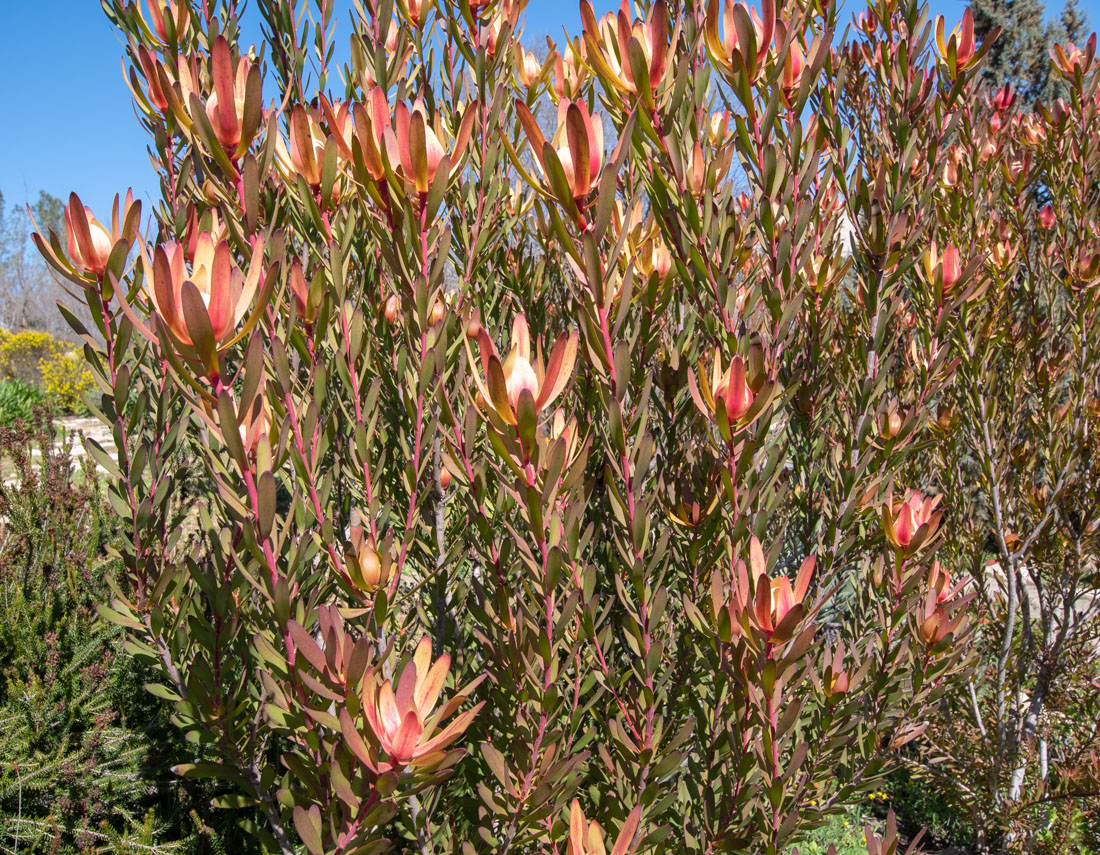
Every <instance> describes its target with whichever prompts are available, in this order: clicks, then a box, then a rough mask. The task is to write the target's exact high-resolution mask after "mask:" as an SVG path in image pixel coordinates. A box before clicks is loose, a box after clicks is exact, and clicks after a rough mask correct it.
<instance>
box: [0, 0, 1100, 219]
mask: <svg viewBox="0 0 1100 855" xmlns="http://www.w3.org/2000/svg"><path fill="white" fill-rule="evenodd" d="M444 2H446V0H444ZM1059 2H1060V0H1048V3H1049V4H1050V12H1051V13H1052V14H1054V13H1056V9H1055V7H1056V6H1057V11H1060V5H1058V3H1059ZM3 5H4V7H5V8H4V10H3V16H4V26H3V27H2V28H0V81H2V82H0V117H3V119H2V123H3V125H4V130H3V131H2V132H0V191H2V192H3V194H4V198H5V202H6V204H8V205H10V204H11V203H13V202H23V201H33V200H34V199H35V198H37V196H38V191H39V190H40V189H41V190H45V191H46V192H48V193H52V194H53V195H55V196H58V197H61V198H65V197H67V196H68V194H69V192H70V191H71V190H76V192H77V193H79V194H80V196H81V198H82V199H83V200H84V202H85V204H88V205H91V206H92V207H93V209H94V210H95V211H96V213H97V214H98V213H100V212H102V213H103V214H106V213H107V206H108V205H109V202H110V200H111V198H113V196H114V194H115V193H116V192H124V191H125V190H126V188H127V187H129V186H133V187H134V191H135V194H137V195H138V196H144V197H151V196H153V195H155V194H156V191H157V187H156V181H155V177H154V173H153V171H152V168H151V167H150V165H149V159H148V155H147V153H146V137H145V133H144V131H143V130H142V129H141V127H140V126H139V124H138V122H137V119H136V117H135V115H134V112H133V107H132V106H131V102H130V92H129V89H128V88H127V86H126V84H125V82H124V80H123V78H122V70H121V65H120V58H121V56H122V45H121V42H120V40H119V37H118V35H117V34H116V33H115V31H114V30H113V28H112V27H111V26H110V24H109V23H108V21H107V19H106V17H105V16H104V15H103V12H102V10H101V9H100V7H99V3H98V2H96V0H37V2H18V0H15V1H14V2H9V0H5V2H4V4H3ZM347 5H349V6H350V4H347ZM617 5H618V2H617V0H597V2H596V7H597V12H603V11H606V10H607V9H610V8H614V7H616V6H617ZM932 5H933V11H934V12H938V13H943V14H945V15H946V16H947V18H948V20H949V21H951V20H958V18H959V17H961V15H962V9H963V3H962V2H961V0H932ZM1082 6H1083V7H1084V9H1085V11H1086V13H1087V14H1088V16H1089V24H1090V26H1091V27H1092V28H1094V29H1095V28H1096V27H1097V25H1098V24H1100V0H1084V2H1083V4H1082ZM577 10H578V5H577V2H576V0H530V2H529V4H528V7H527V25H526V31H525V37H524V40H525V41H527V42H532V41H536V40H538V41H541V40H542V39H543V37H544V36H546V35H552V36H554V37H555V40H556V39H557V38H558V37H559V36H560V35H561V33H562V28H563V27H565V28H566V29H567V30H568V31H569V32H570V33H575V32H577V31H579V29H580V18H579V14H578V11H577ZM249 11H250V14H251V15H252V16H253V18H254V17H255V15H256V12H255V9H250V10H249ZM256 32H257V34H258V28H257V30H256Z"/></svg>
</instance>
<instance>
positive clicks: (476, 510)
mask: <svg viewBox="0 0 1100 855" xmlns="http://www.w3.org/2000/svg"><path fill="white" fill-rule="evenodd" d="M523 6H524V3H523V2H515V0H512V2H508V0H496V2H493V1H492V0H490V2H485V0H478V2H471V1H470V0H460V2H457V3H434V2H411V0H409V2H401V3H398V4H393V3H392V2H382V3H374V2H364V3H356V4H355V5H354V8H353V9H351V10H346V11H347V14H344V13H343V12H341V13H340V14H337V9H336V7H335V6H334V5H333V4H332V3H330V2H327V1H326V0H322V2H320V3H318V4H308V5H307V6H304V7H303V6H302V5H301V4H297V3H294V2H291V0H261V2H259V3H258V4H257V7H256V12H257V13H258V14H259V16H260V18H261V22H260V23H261V27H262V29H263V32H264V36H265V44H264V45H262V46H259V47H249V46H247V45H244V44H242V43H241V41H240V32H241V29H240V20H239V17H238V11H239V9H238V4H237V3H235V2H210V3H204V4H201V5H199V4H194V5H191V4H189V3H188V2H186V0H180V2H165V3H163V4H161V3H160V2H158V3H156V4H155V5H151V6H142V7H139V6H137V5H135V4H133V3H130V4H126V5H124V4H123V3H121V2H108V3H105V9H106V11H107V13H108V15H109V17H110V18H111V20H112V21H113V22H114V24H115V25H116V26H117V27H118V28H119V30H120V32H121V33H122V35H123V38H124V39H125V43H126V54H127V61H128V66H127V74H128V82H129V84H130V87H131V90H132V92H133V96H134V101H135V105H136V107H137V109H138V111H139V113H140V115H141V117H142V118H141V120H142V122H143V123H144V125H145V127H146V129H147V130H148V132H149V135H150V140H151V151H152V152H153V157H154V160H155V161H156V163H157V166H158V168H159V170H160V175H161V189H162V191H163V192H162V197H161V199H159V200H158V201H157V202H156V203H155V204H153V205H152V208H151V213H152V219H151V221H150V223H149V225H148V227H146V225H145V221H144V220H143V219H142V213H141V206H140V205H139V203H137V202H134V201H133V200H132V199H131V198H130V196H129V195H127V197H126V198H125V200H124V201H119V202H117V203H116V205H115V209H114V211H113V212H112V213H111V216H110V217H107V216H105V215H104V213H103V212H99V218H97V216H96V214H94V213H93V212H91V211H90V210H88V209H87V208H85V207H84V205H83V204H82V203H81V202H80V200H79V199H77V198H76V197H75V196H73V197H72V198H71V199H70V202H69V205H68V208H67V212H66V219H65V222H66V234H65V235H39V236H38V245H39V247H40V249H41V250H42V251H43V253H44V254H45V255H46V257H47V258H48V259H49V260H50V262H51V264H53V266H54V267H55V268H56V270H57V271H58V272H59V273H60V274H61V275H63V276H65V277H66V278H67V279H68V280H70V281H71V282H72V283H73V284H74V285H75V286H77V287H78V288H80V289H82V293H83V294H84V295H85V297H86V300H87V307H88V315H87V317H83V318H82V317H77V316H76V315H75V314H72V313H67V317H68V318H69V320H70V323H71V324H72V325H73V327H74V329H75V330H76V331H77V332H78V334H80V335H81V336H82V337H83V338H84V340H85V342H86V344H87V349H86V350H85V353H86V354H87V356H88V359H89V365H90V368H91V370H92V372H93V374H94V375H95V377H96V380H97V383H98V385H99V389H100V392H99V394H97V395H93V396H91V397H92V400H91V402H90V403H91V405H92V407H93V408H94V409H95V411H96V413H97V415H99V416H100V417H101V418H102V419H103V420H104V421H105V422H106V423H108V424H109V425H111V426H112V429H113V434H114V438H115V441H116V445H117V448H118V451H117V454H115V453H111V454H108V453H106V452H105V451H104V450H103V449H101V448H99V447H98V446H96V445H95V443H92V442H90V443H89V452H90V453H91V454H92V456H93V457H94V458H95V459H96V460H97V462H98V463H99V464H100V465H101V466H103V468H104V469H106V470H107V477H108V478H109V479H110V484H111V486H110V491H109V495H110V500H111V502H112V504H113V506H114V507H115V509H116V510H117V512H118V513H119V514H120V515H121V516H122V517H123V519H124V521H125V528H126V536H125V540H124V545H123V547H122V549H121V550H120V553H121V558H122V560H123V562H124V564H125V568H126V583H125V584H124V585H119V586H118V589H117V590H116V591H115V596H114V598H113V599H112V601H111V603H110V604H106V605H104V607H103V610H102V613H103V614H104V616H105V617H107V618H108V619H110V620H112V621H114V622H115V623H116V624H118V625H120V626H122V627H124V628H125V629H126V631H127V634H128V639H129V640H128V647H129V649H130V650H131V651H132V653H133V654H134V656H136V657H137V658H138V659H139V660H140V661H142V662H144V663H147V664H148V665H149V667H151V668H155V669H156V670H157V671H158V673H159V674H160V675H161V679H160V681H159V683H156V684H154V685H151V686H150V691H152V692H153V693H154V694H156V695H157V696H159V697H161V698H165V699H167V700H169V701H170V702H172V703H173V704H174V705H175V710H176V713H175V722H176V724H177V725H178V726H179V728H180V731H181V738H182V739H185V740H187V741H189V743H190V744H193V745H194V746H195V757H196V762H193V763H185V764H182V765H180V766H179V767H177V771H178V772H179V773H180V774H181V775H183V776H187V777H202V776H207V777H214V778H218V779H220V780H222V781H224V782H227V783H229V784H232V785H233V788H234V790H233V792H232V794H229V795H225V796H221V797H219V799H218V801H217V804H218V805H219V806H221V807H224V808H227V809H241V808H246V807H249V808H253V809H255V811H256V814H252V815H259V816H261V817H262V818H263V821H262V822H260V823H251V822H250V816H252V815H246V817H245V819H244V821H245V822H246V823H248V828H249V829H250V830H251V831H252V832H253V833H255V834H256V835H257V836H258V837H259V838H261V839H262V840H263V841H264V842H265V843H266V845H267V846H268V847H270V848H272V849H275V850H277V851H280V852H282V853H292V852H298V851H302V849H303V848H304V850H305V851H307V852H309V853H311V855H321V853H326V854H327V853H351V852H356V853H367V852H380V851H384V850H386V849H391V848H392V849H394V850H396V851H411V850H414V849H415V850H416V851H420V852H465V853H501V854H502V855H503V853H536V852H539V853H541V852H563V851H565V852H569V853H571V855H590V853H600V852H604V851H608V850H609V851H612V852H613V853H614V855H623V853H627V852H646V853H656V852H664V851H667V852H698V853H712V852H749V851H751V852H766V853H778V852H781V851H788V850H789V848H790V846H791V845H792V844H794V843H796V842H797V841H798V839H799V838H800V836H802V835H804V834H805V833H807V832H808V831H809V830H810V829H813V828H815V827H818V826H820V825H821V824H822V823H824V822H825V820H826V819H827V818H828V816H829V815H831V814H833V813H836V812H838V811H840V810H841V809H842V808H843V806H844V805H845V804H847V803H850V802H852V801H854V800H856V799H858V798H859V797H860V796H861V795H862V794H864V793H867V792H870V791H872V790H876V789H877V788H878V787H879V786H880V781H881V779H882V777H883V776H884V775H885V774H886V773H887V772H888V771H889V769H890V768H891V764H892V763H893V762H894V761H895V760H896V759H897V756H898V753H899V751H900V750H901V749H902V748H903V747H904V746H906V745H907V744H910V743H913V741H914V740H918V739H919V738H920V737H921V736H922V734H923V733H924V731H925V729H926V728H927V727H928V723H929V715H930V711H931V710H932V708H933V707H934V706H935V705H937V704H938V703H939V702H940V701H941V700H942V699H943V698H944V697H945V696H946V695H947V693H948V692H949V691H954V688H953V687H954V686H956V685H957V683H956V681H955V680H954V678H955V677H956V676H957V675H959V674H960V673H961V672H963V671H964V669H965V668H966V667H967V666H968V664H969V662H970V659H971V652H970V651H971V644H970V639H971V627H972V623H971V622H970V621H969V619H968V616H967V605H968V603H969V602H970V601H971V600H972V599H973V597H974V595H975V590H974V588H973V585H969V584H968V583H967V569H968V568H967V567H964V566H954V565H952V564H950V563H943V562H939V563H937V562H936V561H935V560H934V557H935V555H936V554H937V551H938V550H940V548H941V546H942V543H943V541H942V535H943V531H944V527H943V521H944V519H945V518H948V517H950V515H951V514H953V513H954V512H955V510H954V508H952V507H951V506H950V505H949V504H946V503H945V502H944V501H943V499H942V495H941V494H939V493H938V492H937V491H936V489H935V488H936V486H937V484H940V483H942V482H941V481H940V480H939V479H938V477H937V473H936V472H934V471H933V470H932V469H931V465H932V464H931V462H930V461H931V460H932V459H933V456H932V455H931V454H930V453H929V446H928V443H929V442H931V441H932V440H933V437H932V427H933V425H934V424H935V423H936V421H937V417H938V416H937V407H938V406H939V404H940V402H941V401H943V400H945V395H947V394H948V390H949V389H950V388H951V386H952V383H953V381H954V380H955V379H956V377H957V375H958V374H959V357H958V355H957V353H956V352H955V350H954V343H955V341H956V339H957V336H958V332H957V330H958V329H960V328H966V329H968V330H970V332H971V334H973V335H981V333H982V330H981V328H980V327H973V323H974V319H975V318H977V317H981V316H982V315H981V314H980V313H978V314H974V313H971V311H970V308H969V307H971V306H973V305H975V304H980V303H981V302H982V301H983V300H984V299H985V295H986V293H987V290H988V288H989V285H990V283H989V272H988V270H987V268H985V267H984V266H983V265H982V257H981V255H979V253H980V252H984V249H982V248H981V246H980V245H978V244H975V243H974V242H972V241H971V239H970V238H969V237H968V235H967V234H966V233H965V232H963V231H962V230H961V228H960V229H957V230H952V229H950V228H947V225H949V224H951V223H953V222H954V220H953V218H952V212H953V208H952V206H953V205H955V204H956V201H955V200H956V199H957V197H958V196H959V195H961V194H965V193H966V192H967V188H966V187H965V186H956V185H954V184H948V185H947V187H946V189H945V181H944V179H943V176H944V174H945V170H949V169H951V168H953V167H952V163H953V161H952V158H953V157H954V155H952V153H951V152H952V144H953V143H954V141H955V140H957V139H958V138H959V137H960V135H961V134H965V133H967V125H966V116H967V115H968V114H969V112H970V111H972V110H978V109H984V108H983V107H982V104H983V103H984V101H983V99H984V98H985V97H986V94H987V93H986V92H985V90H983V89H982V88H980V87H979V85H978V83H977V80H976V73H977V69H978V68H979V66H980V62H981V58H982V56H983V54H984V52H985V51H986V50H987V49H988V43H986V44H982V45H978V44H975V39H974V34H973V25H972V20H971V18H970V15H969V13H967V14H966V15H965V17H964V19H963V21H962V23H961V25H960V26H959V27H956V28H955V31H954V32H952V33H946V32H945V30H946V29H947V28H946V27H945V25H944V22H943V21H942V20H937V21H936V22H933V21H931V20H930V18H929V15H928V10H927V8H926V7H925V6H923V5H921V4H920V3H918V2H911V3H905V2H900V0H882V2H877V3H875V4H874V5H873V6H871V7H869V8H867V9H866V10H864V11H861V12H860V13H859V14H858V16H857V19H856V21H855V24H856V26H854V27H850V26H849V23H848V22H846V21H841V20H839V18H838V12H837V9H836V8H835V7H834V6H823V5H820V4H818V3H810V2H789V3H785V4H783V5H782V6H781V7H778V6H777V5H776V4H775V3H774V2H771V0H768V2H766V3H764V5H763V6H761V7H758V8H752V9H750V8H749V7H747V6H744V5H741V4H737V3H732V2H729V3H721V2H719V0H712V2H710V3H709V4H706V5H703V4H696V5H692V4H666V3H665V2H664V0H659V2H656V3H653V4H644V3H643V4H641V5H640V7H639V8H636V9H635V8H630V7H628V6H627V5H624V6H623V7H622V8H621V9H620V11H619V12H617V13H612V14H610V15H606V16H604V17H602V18H597V17H596V15H595V13H594V10H593V9H592V8H591V7H590V6H589V4H588V3H587V2H585V3H582V4H581V18H582V22H583V31H582V32H581V33H579V34H576V35H575V36H573V37H572V38H571V39H570V40H569V41H568V42H563V43H561V44H560V45H558V46H554V47H552V48H551V50H550V52H549V54H548V55H547V56H546V59H545V60H541V61H540V60H539V59H538V58H537V56H536V55H535V54H534V53H532V52H531V51H530V50H529V49H528V48H527V47H526V46H524V42H523V38H522V29H523V21H524V18H523ZM338 42H339V43H340V44H342V45H346V46H347V47H348V50H347V51H346V53H347V55H348V56H349V61H348V62H347V64H346V65H344V66H342V67H336V66H335V65H334V61H333V59H332V57H333V55H334V50H335V47H336V45H337V43H338ZM1081 56H1082V57H1083V58H1082V59H1081V61H1080V63H1079V66H1078V71H1077V72H1075V74H1074V75H1073V79H1072V86H1073V88H1074V92H1075V100H1074V104H1075V105H1076V106H1075V107H1074V108H1073V109H1072V110H1068V109H1067V110H1064V111H1063V112H1062V113H1061V114H1060V115H1064V116H1065V117H1066V118H1065V119H1064V121H1065V122H1069V123H1076V124H1081V123H1084V122H1086V121H1091V120H1092V119H1091V118H1090V117H1092V116H1093V115H1094V113H1095V104H1094V100H1090V99H1094V92H1095V72H1094V71H1093V70H1092V58H1091V52H1089V53H1088V54H1087V59H1086V58H1084V57H1085V54H1081ZM1030 121H1034V122H1037V123H1039V124H1041V125H1043V126H1048V125H1049V124H1050V123H1051V122H1052V121H1054V120H1053V118H1052V117H1051V114H1050V112H1049V111H1046V112H1038V113H1035V114H1034V115H1033V116H1032V118H1031V119H1030ZM1058 156H1059V157H1061V158H1064V159H1066V160H1067V161H1069V162H1073V163H1079V164H1080V166H1081V169H1079V170H1078V171H1077V173H1076V174H1077V177H1076V178H1075V179H1074V180H1078V181H1079V180H1081V177H1080V176H1081V174H1087V175H1091V176H1095V173H1094V172H1087V173H1086V172H1085V171H1084V170H1085V167H1086V163H1085V160H1084V155H1083V154H1081V152H1079V151H1077V150H1076V149H1075V148H1074V147H1073V146H1069V145H1067V146H1065V147H1064V148H1063V149H1061V150H1059V151H1058ZM1007 166H1008V165H1007V164H1004V163H1003V161H1002V160H1001V159H999V158H997V157H995V156H990V157H988V158H986V159H985V160H982V161H980V162H978V163H976V165H975V167H974V168H975V169H977V170H985V171H989V172H992V171H997V170H1001V169H1002V168H1007ZM1090 168H1091V167H1090ZM1067 174H1068V173H1067ZM1092 200H1093V202H1092V207H1091V208H1087V207H1086V208H1085V209H1083V210H1082V211H1075V212H1074V216H1084V217H1086V218H1088V217H1093V218H1094V217H1095V196H1093V197H1092ZM147 210H148V209H147ZM1092 240H1093V241H1094V243H1095V233H1094V234H1093V238H1092ZM1094 284H1095V274H1094V275H1093V278H1092V279H1090V280H1089V281H1088V283H1087V284H1086V285H1085V286H1084V287H1088V288H1091V287H1093V286H1094ZM968 324H970V325H971V326H967V325H968ZM192 448H194V449H197V450H198V454H199V456H200V460H201V465H200V466H199V467H198V471H197V472H196V471H195V470H194V469H190V470H181V469H180V461H181V458H182V457H184V454H185V452H184V449H192ZM184 471H187V473H188V474H187V475H186V476H183V475H182V474H181V473H182V472H184ZM185 492H186V497H185V496H184V493H185ZM945 554H948V553H945ZM951 554H953V553H951ZM209 756H215V757H216V758H217V759H216V760H209V759H199V758H202V757H209ZM891 828H892V826H891ZM867 845H868V849H869V851H872V852H876V853H877V852H882V851H885V852H892V851H894V849H895V848H896V846H897V840H896V837H894V836H893V834H888V835H887V839H886V840H879V838H878V837H877V836H875V835H873V834H871V835H868V844H867Z"/></svg>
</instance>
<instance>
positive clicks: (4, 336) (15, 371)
mask: <svg viewBox="0 0 1100 855" xmlns="http://www.w3.org/2000/svg"><path fill="white" fill-rule="evenodd" d="M71 346H72V345H69V344H66V343H65V342H63V341H60V340H59V339H56V338H54V337H53V336H52V335H50V334H49V333H47V332H37V331H35V330H23V331H21V332H17V333H11V332H8V331H7V330H0V377H5V378H13V379H15V380H19V381H20V382H22V383H29V384H32V385H35V386H40V385H41V380H42V375H41V366H42V363H43V362H49V361H50V360H53V359H57V358H59V357H61V356H62V355H63V354H64V353H66V352H67V351H68V350H69V349H70V348H71Z"/></svg>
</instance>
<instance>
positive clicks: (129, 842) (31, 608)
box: [0, 413, 247, 855]
mask: <svg viewBox="0 0 1100 855" xmlns="http://www.w3.org/2000/svg"><path fill="white" fill-rule="evenodd" d="M71 448H72V445H71V437H62V438H61V441H60V442H58V437H57V433H56V431H55V428H54V425H53V423H52V422H51V420H50V419H49V417H48V415H45V414H43V413H39V414H36V416H35V417H34V420H33V422H28V423H27V424H20V425H16V426H14V427H5V428H0V463H2V465H3V466H4V468H5V471H9V472H11V475H10V476H9V477H8V478H7V480H6V481H5V483H4V484H3V485H2V486H0V518H2V519H3V525H2V527H0V544H2V545H0V721H2V722H3V728H2V732H0V839H2V840H3V846H4V848H5V850H9V851H19V852H26V853H46V852H49V853H55V855H57V854H58V853H60V854H61V855H64V853H72V855H76V853H78V852H88V851H113V852H139V851H140V852H151V853H168V852H181V853H182V852H193V853H201V852H222V851H246V847H247V842H246V841H242V840H239V839H235V836H234V835H232V834H231V835H230V836H229V837H227V838H224V839H223V831H222V830H221V823H220V822H219V821H218V819H217V817H211V816H210V812H209V807H208V803H209V800H210V798H211V797H212V796H213V795H215V793H213V792H212V791H211V789H210V788H209V787H198V788H184V789H181V788H179V787H176V786H172V777H173V776H172V774H171V772H170V769H171V766H172V764H173V763H174V762H177V761H178V760H179V759H181V758H180V756H179V754H178V752H177V750H176V747H175V745H174V743H173V742H172V741H171V740H170V739H167V738H166V737H167V735H168V734H169V733H170V729H171V727H172V725H171V724H170V723H169V721H168V710H167V708H166V707H165V705H164V704H162V703H161V702H160V701H158V700H157V699H155V698H152V697H150V696H149V695H148V694H147V693H146V692H145V690H144V688H143V685H144V683H146V682H147V681H148V679H149V675H148V674H147V673H145V672H143V670H142V669H141V668H140V667H138V666H137V665H136V664H135V662H134V661H133V660H132V659H131V657H129V656H128V655H127V654H125V653H124V652H123V650H122V644H123V640H124V639H123V638H122V633H121V632H120V631H119V629H118V628H117V627H114V626H112V625H111V624H109V623H105V622H103V621H102V620H101V619H100V618H99V617H98V614H97V606H98V604H99V603H100V602H102V601H103V600H104V599H105V598H106V597H108V596H109V592H110V589H111V587H112V585H115V584H117V578H118V575H119V573H118V571H119V564H118V561H117V559H116V558H112V557H110V555H109V553H111V552H114V551H116V550H117V549H118V548H119V546H120V543H119V541H118V540H117V537H118V523H119V521H118V519H117V517H116V516H115V515H114V514H113V513H112V512H111V511H110V509H109V508H108V507H107V506H106V504H105V503H104V502H103V499H102V494H101V492H100V485H99V483H98V480H97V475H96V471H95V469H94V467H93V466H92V465H91V464H90V461H88V460H87V459H86V458H84V459H83V460H82V461H81V463H80V465H79V466H78V465H76V464H75V461H74V459H73V458H72V457H71V456H70V450H71Z"/></svg>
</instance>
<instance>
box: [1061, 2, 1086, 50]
mask: <svg viewBox="0 0 1100 855" xmlns="http://www.w3.org/2000/svg"><path fill="white" fill-rule="evenodd" d="M1060 23H1061V25H1062V26H1061V33H1060V35H1061V36H1062V37H1063V38H1062V40H1063V41H1065V42H1072V43H1073V44H1075V45H1077V46H1078V47H1081V46H1082V45H1083V43H1084V41H1085V39H1087V38H1088V36H1089V19H1088V16H1087V15H1086V14H1085V10H1084V9H1082V8H1081V4H1080V3H1078V2H1077V0H1066V5H1065V6H1063V7H1062V20H1061V22H1060Z"/></svg>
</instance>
